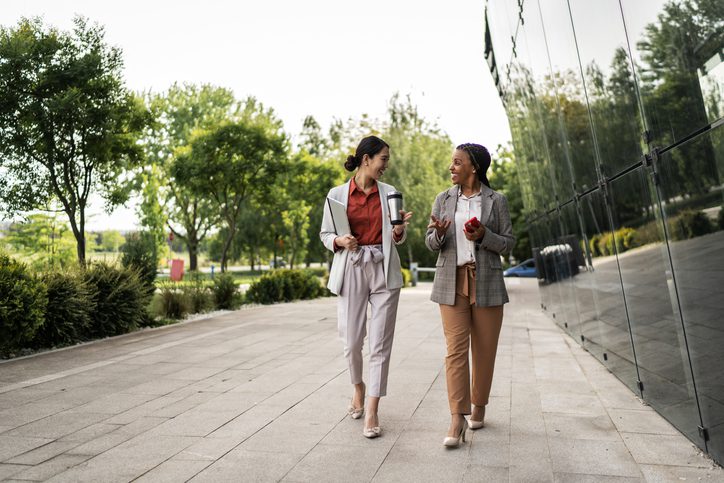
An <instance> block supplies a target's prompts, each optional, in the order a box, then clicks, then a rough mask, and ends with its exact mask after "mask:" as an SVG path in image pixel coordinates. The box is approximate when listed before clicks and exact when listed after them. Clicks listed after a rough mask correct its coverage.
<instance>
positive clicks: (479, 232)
mask: <svg viewBox="0 0 724 483" xmlns="http://www.w3.org/2000/svg"><path fill="white" fill-rule="evenodd" d="M463 233H464V234H465V238H467V239H468V240H470V241H476V240H480V239H482V238H483V235H485V225H483V224H481V225H480V226H479V227H477V228H476V229H475V231H473V232H468V231H467V230H466V229H465V228H464V227H463Z"/></svg>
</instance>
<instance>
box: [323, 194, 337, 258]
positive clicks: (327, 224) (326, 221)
mask: <svg viewBox="0 0 724 483" xmlns="http://www.w3.org/2000/svg"><path fill="white" fill-rule="evenodd" d="M331 195H332V191H331V190H330V191H329V193H327V197H328V198H329V197H331ZM323 209H324V215H323V216H322V228H321V229H320V230H319V238H320V239H321V240H322V243H323V244H324V246H325V247H327V249H328V250H330V251H332V252H334V239H335V238H337V232H336V231H335V230H334V223H333V222H332V212H331V211H330V210H329V203H328V202H327V198H325V199H324V208H323Z"/></svg>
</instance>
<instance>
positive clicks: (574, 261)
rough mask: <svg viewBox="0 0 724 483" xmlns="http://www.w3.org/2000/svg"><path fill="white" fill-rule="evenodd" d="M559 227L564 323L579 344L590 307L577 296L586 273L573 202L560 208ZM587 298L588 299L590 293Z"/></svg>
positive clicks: (583, 244)
mask: <svg viewBox="0 0 724 483" xmlns="http://www.w3.org/2000/svg"><path fill="white" fill-rule="evenodd" d="M561 227H562V229H563V233H562V235H561V237H560V245H561V246H562V247H563V248H564V250H565V252H566V260H565V267H566V269H567V270H568V277H567V279H566V280H565V281H564V286H565V289H564V292H565V300H566V304H565V310H566V322H567V323H568V325H569V327H570V332H571V335H573V336H574V337H575V338H576V342H579V343H580V342H581V340H580V336H581V335H584V336H585V333H584V332H583V323H584V321H586V320H587V318H590V315H591V311H590V306H589V307H587V306H585V305H583V304H581V303H580V302H581V300H579V298H578V295H579V292H580V287H579V286H578V284H579V279H580V276H581V272H583V273H585V272H586V260H585V255H584V254H585V248H584V247H585V243H583V241H582V239H581V234H582V230H581V224H580V219H579V217H578V214H577V210H576V204H575V202H573V203H569V204H567V205H565V206H563V207H561ZM587 298H590V291H589V295H588V297H587Z"/></svg>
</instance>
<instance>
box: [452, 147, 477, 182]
mask: <svg viewBox="0 0 724 483" xmlns="http://www.w3.org/2000/svg"><path fill="white" fill-rule="evenodd" d="M448 169H449V170H450V180H451V181H452V182H453V184H457V185H462V184H464V185H469V186H472V185H473V182H474V181H475V179H476V178H477V174H476V173H475V172H474V171H473V170H474V169H475V168H473V163H472V162H471V161H470V155H469V154H468V153H467V151H465V150H462V149H456V150H455V151H453V155H452V161H451V162H450V167H449V168H448Z"/></svg>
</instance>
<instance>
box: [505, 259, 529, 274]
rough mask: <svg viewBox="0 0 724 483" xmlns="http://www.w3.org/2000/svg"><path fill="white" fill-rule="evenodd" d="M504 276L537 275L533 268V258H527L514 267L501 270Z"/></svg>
mask: <svg viewBox="0 0 724 483" xmlns="http://www.w3.org/2000/svg"><path fill="white" fill-rule="evenodd" d="M503 276H504V277H533V278H535V277H537V276H538V272H536V269H535V260H533V259H532V258H529V259H528V260H526V261H524V262H523V263H520V264H518V265H516V266H514V267H510V268H509V269H507V270H506V271H504V272H503Z"/></svg>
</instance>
